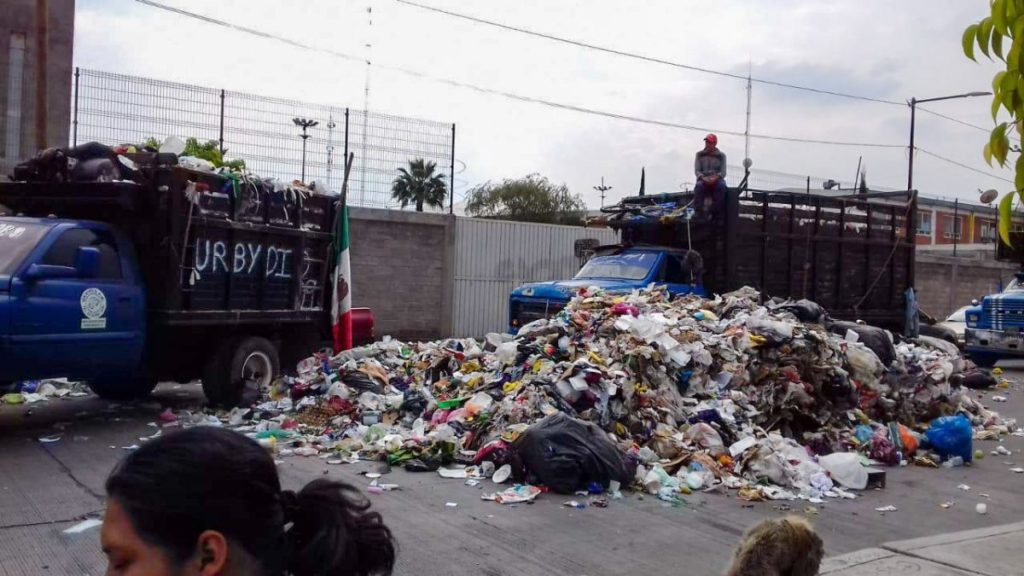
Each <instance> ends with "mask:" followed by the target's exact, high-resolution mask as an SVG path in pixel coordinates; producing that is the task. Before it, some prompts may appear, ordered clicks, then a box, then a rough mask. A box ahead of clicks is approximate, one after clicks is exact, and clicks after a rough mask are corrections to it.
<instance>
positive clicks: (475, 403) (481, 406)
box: [465, 392, 494, 416]
mask: <svg viewBox="0 0 1024 576" xmlns="http://www.w3.org/2000/svg"><path fill="white" fill-rule="evenodd" d="M493 403H494V400H493V399H492V398H491V397H490V396H488V395H487V394H485V393H483V392H477V393H476V395H475V396H473V397H472V398H470V399H469V402H466V406H465V408H466V412H468V413H469V415H470V416H475V415H477V414H479V413H481V412H484V411H486V410H487V409H488V408H490V407H491V404H493Z"/></svg>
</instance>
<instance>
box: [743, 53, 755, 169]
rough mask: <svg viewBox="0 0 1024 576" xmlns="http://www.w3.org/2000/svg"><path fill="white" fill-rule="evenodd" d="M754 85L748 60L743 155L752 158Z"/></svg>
mask: <svg viewBox="0 0 1024 576" xmlns="http://www.w3.org/2000/svg"><path fill="white" fill-rule="evenodd" d="M752 93H753V87H752V85H751V83H750V61H749V60H748V61H747V126H746V129H745V130H744V131H743V157H744V158H750V98H751V94H752Z"/></svg>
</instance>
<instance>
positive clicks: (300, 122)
mask: <svg viewBox="0 0 1024 576" xmlns="http://www.w3.org/2000/svg"><path fill="white" fill-rule="evenodd" d="M292 122H294V123H295V125H296V126H299V127H300V128H302V178H301V180H302V183H303V184H305V183H306V140H308V139H309V134H307V133H306V130H307V129H309V128H312V127H314V126H316V125H317V124H319V122H317V121H316V120H309V119H307V118H292ZM911 142H913V138H911ZM911 147H913V144H911Z"/></svg>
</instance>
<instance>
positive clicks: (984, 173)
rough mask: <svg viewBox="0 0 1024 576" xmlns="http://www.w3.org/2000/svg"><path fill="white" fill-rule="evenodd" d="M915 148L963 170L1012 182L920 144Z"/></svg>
mask: <svg viewBox="0 0 1024 576" xmlns="http://www.w3.org/2000/svg"><path fill="white" fill-rule="evenodd" d="M915 150H917V151H918V152H921V153H923V154H926V155H928V156H931V157H932V158H935V159H936V160H941V161H943V162H946V163H948V164H952V165H954V166H959V167H961V168H963V169H965V170H970V171H971V172H977V173H978V174H981V175H983V176H988V177H989V178H995V179H996V180H1002V181H1003V182H1008V183H1010V184H1013V183H1014V182H1013V180H1010V179H1009V178H1003V177H1002V176H996V175H995V174H992V173H991V172H985V171H984V170H979V169H977V168H975V167H973V166H968V165H967V164H964V163H962V162H957V161H956V160H951V159H949V158H946V157H944V156H939V155H938V154H935V153H934V152H929V151H927V150H925V149H924V148H921V147H920V146H915Z"/></svg>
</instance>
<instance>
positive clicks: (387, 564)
mask: <svg viewBox="0 0 1024 576" xmlns="http://www.w3.org/2000/svg"><path fill="white" fill-rule="evenodd" d="M106 488H107V495H108V496H109V499H108V501H107V512H106V515H105V517H104V519H103V529H102V533H101V537H100V538H101V542H102V545H103V551H104V553H106V554H107V559H108V562H109V567H108V569H107V574H112V575H123V576H131V575H134V574H140V575H141V574H145V575H147V576H178V575H202V576H213V575H226V576H227V575H246V576H248V575H254V576H279V575H282V574H285V573H288V574H294V575H295V576H306V575H319V574H325V575H326V574H345V575H353V576H362V575H370V574H385V575H388V574H391V571H392V569H393V567H394V564H395V543H394V540H393V539H392V537H391V531H390V530H389V529H388V528H387V527H386V526H385V525H384V523H383V521H382V519H381V516H380V514H378V513H376V512H369V511H368V509H369V507H370V504H369V502H368V501H366V500H365V499H363V498H362V497H361V496H360V495H359V493H358V491H357V490H356V489H355V488H353V487H351V486H348V485H346V484H342V483H340V482H333V481H330V480H327V479H326V478H318V479H316V480H314V481H312V482H310V483H309V484H307V485H306V486H305V487H304V488H303V489H302V490H300V491H299V492H298V493H295V492H292V491H290V490H286V491H282V490H281V484H280V481H279V480H278V476H277V468H276V467H275V465H274V461H273V459H272V458H271V456H270V454H268V453H267V451H266V450H264V449H263V448H262V447H261V446H260V445H259V444H258V443H256V442H255V441H253V440H251V439H249V438H247V437H245V436H243V435H241V434H238V433H236V432H232V431H229V430H224V429H220V428H213V427H207V426H201V427H196V428H191V429H188V430H182V431H179V432H173V433H170V434H168V435H166V436H162V437H160V438H157V439H155V440H152V441H150V442H149V443H147V444H145V445H144V446H143V447H142V448H139V449H138V450H136V451H135V452H132V453H131V454H129V455H128V457H126V458H125V459H124V460H123V461H122V462H121V463H120V464H118V465H117V467H116V468H115V469H114V471H113V472H112V473H111V474H110V477H109V478H108V479H107V485H106Z"/></svg>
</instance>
